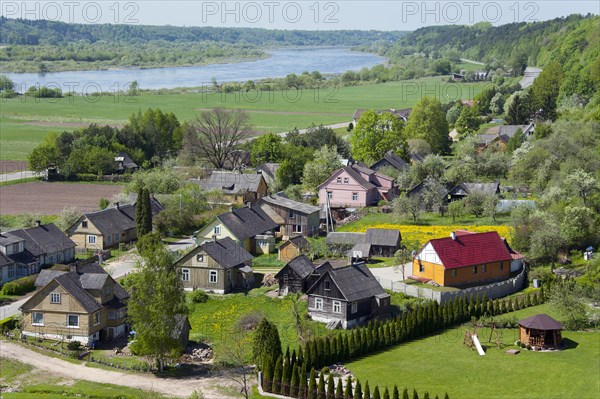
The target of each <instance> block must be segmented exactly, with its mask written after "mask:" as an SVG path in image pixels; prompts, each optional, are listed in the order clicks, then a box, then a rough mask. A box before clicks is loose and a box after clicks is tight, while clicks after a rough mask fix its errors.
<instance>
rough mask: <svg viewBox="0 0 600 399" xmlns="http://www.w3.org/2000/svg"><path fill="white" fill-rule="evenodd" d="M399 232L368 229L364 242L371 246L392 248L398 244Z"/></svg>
mask: <svg viewBox="0 0 600 399" xmlns="http://www.w3.org/2000/svg"><path fill="white" fill-rule="evenodd" d="M400 237H401V236H400V230H393V229H376V228H368V229H367V235H366V237H365V242H367V243H369V244H372V245H381V246H386V247H393V246H395V245H398V244H400V240H401V238H400Z"/></svg>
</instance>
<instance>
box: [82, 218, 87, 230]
mask: <svg viewBox="0 0 600 399" xmlns="http://www.w3.org/2000/svg"><path fill="white" fill-rule="evenodd" d="M81 227H83V228H84V229H87V220H84V221H83V222H81Z"/></svg>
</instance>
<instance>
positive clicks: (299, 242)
mask: <svg viewBox="0 0 600 399" xmlns="http://www.w3.org/2000/svg"><path fill="white" fill-rule="evenodd" d="M288 241H289V242H291V243H293V244H294V245H295V246H297V247H298V248H305V247H307V246H308V241H307V240H306V238H304V237H303V236H295V237H292V238H290V239H289V240H288Z"/></svg>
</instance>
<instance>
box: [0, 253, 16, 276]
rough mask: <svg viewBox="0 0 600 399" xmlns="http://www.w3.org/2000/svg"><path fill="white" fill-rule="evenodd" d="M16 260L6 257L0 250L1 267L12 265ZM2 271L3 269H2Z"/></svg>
mask: <svg viewBox="0 0 600 399" xmlns="http://www.w3.org/2000/svg"><path fill="white" fill-rule="evenodd" d="M14 263H15V261H14V260H12V259H10V258H8V257H6V256H5V255H4V254H3V253H2V252H0V267H2V266H10V265H12V264H14ZM0 273H2V271H1V270H0Z"/></svg>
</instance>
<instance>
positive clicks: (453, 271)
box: [450, 269, 456, 277]
mask: <svg viewBox="0 0 600 399" xmlns="http://www.w3.org/2000/svg"><path fill="white" fill-rule="evenodd" d="M450 275H451V276H452V277H456V269H452V270H450Z"/></svg>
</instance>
